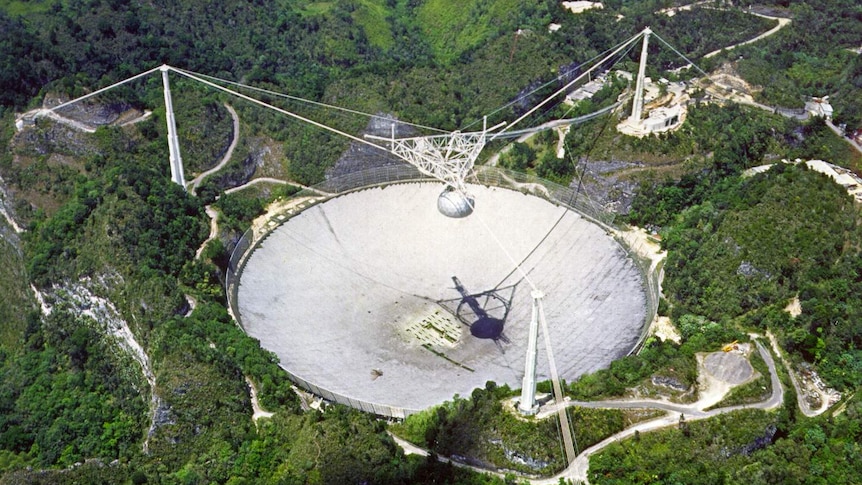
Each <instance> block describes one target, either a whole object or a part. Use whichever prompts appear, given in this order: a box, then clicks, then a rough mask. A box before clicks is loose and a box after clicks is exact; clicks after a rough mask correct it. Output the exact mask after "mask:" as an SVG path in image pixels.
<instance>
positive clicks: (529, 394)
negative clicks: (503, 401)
mask: <svg viewBox="0 0 862 485" xmlns="http://www.w3.org/2000/svg"><path fill="white" fill-rule="evenodd" d="M531 296H532V297H533V315H532V318H531V319H530V335H529V340H527V362H526V364H525V365H524V380H523V382H522V384H521V402H520V403H519V404H518V410H519V411H521V413H522V414H526V415H533V414H536V412H538V410H539V406H538V405H536V358H537V355H538V352H539V349H538V342H539V318H540V317H541V316H542V315H544V312H542V311H541V307H542V298H544V296H545V294H544V293H542V292H541V291H539V290H533V292H532V293H531Z"/></svg>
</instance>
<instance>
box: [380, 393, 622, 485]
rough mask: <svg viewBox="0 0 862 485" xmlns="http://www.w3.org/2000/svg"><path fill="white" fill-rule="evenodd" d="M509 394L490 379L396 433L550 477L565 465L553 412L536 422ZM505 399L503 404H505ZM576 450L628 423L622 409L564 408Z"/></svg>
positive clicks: (485, 462) (445, 452) (473, 459)
mask: <svg viewBox="0 0 862 485" xmlns="http://www.w3.org/2000/svg"><path fill="white" fill-rule="evenodd" d="M512 397H513V393H512V391H511V390H510V389H509V388H508V387H506V386H503V387H497V386H496V385H494V383H493V382H489V383H488V384H487V385H486V386H485V389H476V390H474V391H473V393H472V395H471V396H470V397H469V398H460V397H458V396H456V397H455V399H454V400H452V401H450V402H446V403H444V404H442V405H440V406H437V407H433V408H430V409H427V410H425V411H422V412H420V413H417V414H414V415H411V416H409V417H408V418H407V419H406V420H405V421H404V423H403V424H400V425H397V426H395V427H393V430H394V431H395V432H396V433H399V434H400V435H402V436H403V437H404V438H406V439H409V440H410V441H412V442H414V443H418V444H420V445H422V446H423V447H427V448H428V449H430V450H432V451H434V452H435V453H438V454H440V455H442V456H462V457H468V462H470V463H472V464H476V465H480V466H483V467H485V468H496V469H507V470H518V471H520V472H522V473H527V474H532V475H535V474H539V475H550V474H552V473H555V472H558V471H560V470H562V469H563V468H564V464H565V459H564V458H565V456H564V455H563V453H564V452H563V450H562V448H561V443H562V437H561V435H560V431H559V423H557V421H556V418H555V416H554V417H552V418H548V419H542V420H535V419H527V418H523V417H521V416H519V415H518V414H517V412H516V411H514V410H513V409H508V410H507V409H504V406H506V405H514V401H513V400H512ZM504 402H506V403H508V404H504ZM568 415H569V420H570V421H571V422H572V423H573V426H574V428H575V429H574V434H575V437H576V440H577V446H578V448H579V449H581V450H583V449H586V448H588V447H590V446H592V445H594V444H596V443H598V442H599V441H601V440H603V439H605V438H607V437H608V436H610V435H612V434H614V433H617V432H619V431H622V430H623V429H624V428H625V427H626V426H627V425H630V424H631V421H632V419H628V418H627V417H626V414H625V413H624V412H623V411H621V410H597V409H586V408H569V409H568Z"/></svg>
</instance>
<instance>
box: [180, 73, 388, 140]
mask: <svg viewBox="0 0 862 485" xmlns="http://www.w3.org/2000/svg"><path fill="white" fill-rule="evenodd" d="M168 69H170V70H171V71H174V72H176V73H178V74H181V75H183V76H186V77H187V78H189V79H193V80H195V81H197V82H199V83H203V84H206V85H207V86H210V87H212V88H215V89H218V90H220V91H224V92H226V93H228V94H232V95H234V96H236V97H238V98H242V99H244V100H246V101H250V102H252V103H255V104H257V105H260V106H263V107H264V108H269V109H271V110H274V111H277V112H279V113H281V114H284V115H287V116H290V117H291V118H295V119H297V120H300V121H304V122H306V123H308V124H310V125H313V126H316V127H318V128H320V129H323V130H326V131H329V132H332V133H335V134H337V135H341V136H343V137H346V138H349V139H351V140H353V141H356V142H359V143H363V144H365V145H368V146H371V147H374V148H377V149H378V150H382V151H384V152H389V150H387V149H386V148H384V147H382V146H380V145H377V144H374V143H371V142H370V141H368V140H365V139H362V138H359V137H358V136H354V135H351V134H350V133H347V132H344V131H341V130H339V129H337V128H332V127H330V126H326V125H324V124H323V123H319V122H317V121H314V120H311V119H309V118H306V117H304V116H300V115H298V114H296V113H292V112H290V111H287V110H286V109H282V108H279V107H277V106H273V105H271V104H269V103H265V102H263V101H261V100H259V99H255V98H252V97H251V96H248V95H245V94H242V93H238V92H236V91H234V90H232V89H228V88H226V87H224V86H219V85H218V84H216V83H214V82H211V81H207V80H206V79H202V78H200V77H198V76H196V75H194V74H192V73H189V72H186V71H183V70H180V69H176V68H173V67H168Z"/></svg>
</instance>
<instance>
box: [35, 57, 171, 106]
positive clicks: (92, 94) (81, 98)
mask: <svg viewBox="0 0 862 485" xmlns="http://www.w3.org/2000/svg"><path fill="white" fill-rule="evenodd" d="M160 69H162V66H159V67H154V68H152V69H150V70H149V71H146V72H142V73H140V74H136V75H134V76H132V77H130V78H128V79H125V80H123V81H120V82H118V83H114V84H111V85H110V86H107V87H104V88H102V89H97V90H96V91H93V92H92V93H90V94H85V95H83V96H81V97H78V98H75V99H73V100H71V101H66V102H65V103H62V104H58V105H57V106H54V107H53V108H46V110H47V111H57V110H58V109H61V108H65V107H66V106H69V105H71V104H74V103H77V102H78V101H83V100H85V99H87V98H89V97H92V96H95V95H97V94H100V93H104V92H105V91H107V90H109V89H112V88H115V87H117V86H120V85H122V84H126V83H127V82H131V81H134V80H135V79H138V78H140V77H144V76H146V75H148V74H152V73H154V72H156V71H158V70H160Z"/></svg>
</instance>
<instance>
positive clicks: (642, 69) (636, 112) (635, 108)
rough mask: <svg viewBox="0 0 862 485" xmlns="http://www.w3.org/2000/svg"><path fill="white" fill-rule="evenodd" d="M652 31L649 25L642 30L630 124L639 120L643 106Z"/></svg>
mask: <svg viewBox="0 0 862 485" xmlns="http://www.w3.org/2000/svg"><path fill="white" fill-rule="evenodd" d="M651 33H652V30H650V28H649V27H647V28H645V29H644V30H643V34H644V42H643V47H642V48H641V62H640V65H639V66H638V78H637V82H636V83H635V99H634V103H632V115H631V117H630V118H629V122H630V123H631V124H632V125H636V124H637V123H639V122H640V120H641V117H642V116H643V108H644V77H645V75H646V63H647V47H648V46H649V35H650V34H651Z"/></svg>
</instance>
